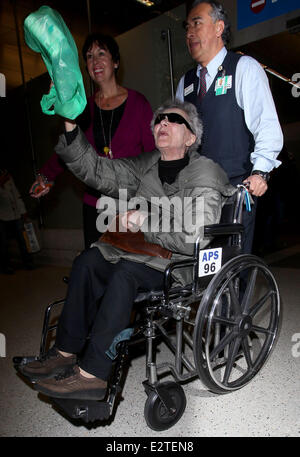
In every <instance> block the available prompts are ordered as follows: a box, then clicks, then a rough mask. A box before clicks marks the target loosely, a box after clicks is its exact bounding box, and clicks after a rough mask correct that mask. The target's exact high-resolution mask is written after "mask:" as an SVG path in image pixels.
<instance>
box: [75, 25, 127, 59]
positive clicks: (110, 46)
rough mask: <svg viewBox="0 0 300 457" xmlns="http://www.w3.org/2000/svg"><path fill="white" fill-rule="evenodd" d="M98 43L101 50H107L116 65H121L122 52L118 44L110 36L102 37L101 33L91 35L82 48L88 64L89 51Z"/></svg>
mask: <svg viewBox="0 0 300 457" xmlns="http://www.w3.org/2000/svg"><path fill="white" fill-rule="evenodd" d="M94 43H96V44H97V45H98V46H99V47H100V48H103V49H107V50H108V51H109V52H110V54H111V56H112V60H113V62H114V63H117V64H119V63H120V51H119V46H118V44H117V42H116V41H115V40H114V38H112V37H111V36H109V35H102V34H101V33H91V34H90V35H88V36H87V38H86V40H85V42H84V45H83V47H82V56H83V58H84V60H85V62H86V55H87V52H88V51H89V49H91V47H92V46H93V44H94Z"/></svg>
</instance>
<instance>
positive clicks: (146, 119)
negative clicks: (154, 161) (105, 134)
mask: <svg viewBox="0 0 300 457" xmlns="http://www.w3.org/2000/svg"><path fill="white" fill-rule="evenodd" d="M127 90H128V97H127V100H126V105H125V109H124V113H123V116H122V118H121V121H120V123H119V125H118V127H117V130H116V131H115V134H114V136H113V137H112V140H111V149H112V151H113V159H118V158H122V157H134V156H137V155H139V154H140V153H141V152H143V151H152V150H153V149H154V148H155V143H154V138H153V135H152V132H151V128H150V122H151V119H152V115H153V113H152V109H151V106H150V103H149V102H148V101H147V99H146V98H145V97H144V95H142V94H141V93H139V92H137V91H135V90H132V89H127ZM95 95H96V94H94V95H92V96H91V97H89V98H88V104H89V108H90V115H91V123H90V125H89V127H88V128H87V130H86V131H85V135H86V137H87V140H88V141H89V143H90V144H91V145H92V146H93V147H94V149H95V150H96V151H97V153H98V154H99V155H101V156H103V154H102V153H100V152H99V151H98V150H97V148H96V145H95V140H94V135H93V123H94V107H95V104H94V103H95ZM105 157H106V156H105ZM108 160H111V159H109V158H108ZM63 171H64V167H63V166H62V164H61V163H60V161H59V158H58V156H57V154H56V153H54V154H53V155H52V156H51V157H50V159H49V160H48V161H47V162H46V163H45V164H44V165H43V167H42V168H41V169H40V173H42V174H43V175H45V176H46V177H47V178H48V179H49V181H54V180H55V178H56V177H57V176H58V175H59V174H60V173H62V172H63ZM97 200H98V198H97V197H95V196H94V195H91V194H89V193H88V192H85V194H84V197H83V201H84V203H86V204H88V205H90V206H96V203H97Z"/></svg>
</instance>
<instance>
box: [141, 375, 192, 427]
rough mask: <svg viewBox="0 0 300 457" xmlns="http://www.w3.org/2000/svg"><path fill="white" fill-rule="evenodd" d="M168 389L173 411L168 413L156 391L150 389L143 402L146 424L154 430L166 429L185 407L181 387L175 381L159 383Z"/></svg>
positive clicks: (176, 420) (176, 419) (175, 420)
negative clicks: (173, 406) (173, 407)
mask: <svg viewBox="0 0 300 457" xmlns="http://www.w3.org/2000/svg"><path fill="white" fill-rule="evenodd" d="M161 385H162V386H164V387H165V388H166V390H168V393H169V394H170V397H171V398H172V400H173V402H174V405H175V411H174V412H172V413H170V412H169V411H168V410H167V408H166V407H165V405H164V404H163V402H162V401H161V399H160V398H159V396H158V394H157V392H155V391H154V390H153V391H150V393H149V395H148V398H147V400H146V403H145V409H144V416H145V420H146V422H147V425H148V426H149V427H150V428H151V429H152V430H156V431H162V430H167V429H168V428H170V427H172V426H173V425H174V424H176V422H178V421H179V419H180V418H181V416H182V415H183V413H184V410H185V407H186V398H185V394H184V391H183V389H182V387H181V386H180V385H179V384H177V383H176V382H172V381H170V382H165V383H162V384H161Z"/></svg>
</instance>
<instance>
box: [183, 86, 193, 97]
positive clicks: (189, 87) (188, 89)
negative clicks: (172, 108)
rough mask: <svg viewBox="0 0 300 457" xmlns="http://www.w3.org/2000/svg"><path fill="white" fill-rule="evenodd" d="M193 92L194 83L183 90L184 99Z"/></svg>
mask: <svg viewBox="0 0 300 457" xmlns="http://www.w3.org/2000/svg"><path fill="white" fill-rule="evenodd" d="M193 90H194V83H192V84H191V85H190V86H188V87H185V89H184V96H185V97H186V96H187V95H189V94H190V93H191V92H193Z"/></svg>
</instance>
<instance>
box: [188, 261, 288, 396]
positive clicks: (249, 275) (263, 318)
mask: <svg viewBox="0 0 300 457" xmlns="http://www.w3.org/2000/svg"><path fill="white" fill-rule="evenodd" d="M243 284H245V285H244V286H243ZM279 313H280V297H279V291H278V287H277V284H276V281H275V279H274V277H273V275H272V273H271V272H270V270H269V269H268V267H267V265H266V264H265V263H264V262H263V261H262V260H261V259H260V258H258V257H256V256H253V255H247V254H245V255H241V256H238V257H236V258H234V259H231V260H230V261H229V262H227V263H226V264H225V265H224V266H223V267H222V269H221V270H220V271H219V272H218V273H217V274H216V275H215V276H214V278H213V279H212V280H211V282H210V284H209V286H208V287H207V289H206V291H205V292H204V294H203V297H202V300H201V303H200V306H199V309H198V312H197V316H196V321H195V330H194V360H195V365H196V368H197V371H198V374H199V377H200V379H201V381H202V382H203V383H204V384H205V385H206V387H207V388H208V389H209V390H211V391H212V392H215V393H218V394H222V393H227V392H231V391H234V390H237V389H240V388H242V387H243V386H244V385H246V384H247V383H248V382H249V381H251V380H252V379H253V378H254V376H255V375H256V374H257V373H258V372H259V371H260V369H261V368H262V366H263V365H264V364H265V362H266V360H267V359H268V357H269V355H270V353H271V350H272V348H273V346H274V342H275V339H276V336H277V333H278V327H279Z"/></svg>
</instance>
